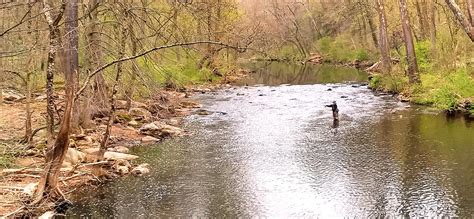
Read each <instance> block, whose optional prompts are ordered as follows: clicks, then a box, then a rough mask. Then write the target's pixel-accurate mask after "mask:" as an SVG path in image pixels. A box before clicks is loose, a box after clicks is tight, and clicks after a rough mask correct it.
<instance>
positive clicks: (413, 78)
mask: <svg viewBox="0 0 474 219" xmlns="http://www.w3.org/2000/svg"><path fill="white" fill-rule="evenodd" d="M400 16H401V23H402V28H403V36H404V39H405V49H406V56H407V63H408V80H409V82H410V83H411V84H416V83H419V82H420V79H419V76H418V64H417V62H416V54H415V45H414V43H413V36H412V30H411V27H410V17H409V15H408V8H407V1H406V0H400Z"/></svg>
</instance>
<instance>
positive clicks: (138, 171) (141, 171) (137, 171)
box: [131, 163, 150, 176]
mask: <svg viewBox="0 0 474 219" xmlns="http://www.w3.org/2000/svg"><path fill="white" fill-rule="evenodd" d="M149 166H150V165H149V164H147V163H144V164H140V165H138V166H137V167H135V168H133V170H132V172H131V173H132V174H133V175H135V176H143V175H145V174H148V173H150V169H149V168H148V167H149Z"/></svg>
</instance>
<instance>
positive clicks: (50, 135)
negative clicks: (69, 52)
mask: <svg viewBox="0 0 474 219" xmlns="http://www.w3.org/2000/svg"><path fill="white" fill-rule="evenodd" d="M65 4H66V3H65V1H62V2H61V8H60V9H59V12H58V14H57V15H56V16H53V15H52V11H51V10H52V7H51V4H50V2H49V1H48V0H44V1H43V5H44V15H45V18H46V21H47V23H48V29H49V51H48V58H47V64H46V103H47V104H46V114H47V116H46V127H47V128H46V136H47V143H48V146H51V145H52V144H53V141H54V126H55V124H54V123H55V122H54V120H55V119H54V111H55V110H54V86H53V83H54V73H55V71H56V53H57V51H58V49H59V47H60V37H59V35H60V32H59V21H60V20H61V19H62V16H63V11H64V7H65Z"/></svg>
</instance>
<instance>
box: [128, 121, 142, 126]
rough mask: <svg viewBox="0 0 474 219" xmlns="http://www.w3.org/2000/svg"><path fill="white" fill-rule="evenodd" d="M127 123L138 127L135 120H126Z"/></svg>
mask: <svg viewBox="0 0 474 219" xmlns="http://www.w3.org/2000/svg"><path fill="white" fill-rule="evenodd" d="M128 125H129V126H132V127H138V126H139V125H140V124H138V122H137V121H135V120H132V121H130V122H128Z"/></svg>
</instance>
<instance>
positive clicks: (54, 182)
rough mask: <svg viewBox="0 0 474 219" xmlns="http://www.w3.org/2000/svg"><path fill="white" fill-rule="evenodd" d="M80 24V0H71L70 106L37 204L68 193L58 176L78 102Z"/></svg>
mask: <svg viewBox="0 0 474 219" xmlns="http://www.w3.org/2000/svg"><path fill="white" fill-rule="evenodd" d="M77 28H78V25H77V0H70V1H69V3H68V4H67V9H66V28H65V31H66V33H68V34H67V35H66V37H65V39H66V45H65V48H64V62H65V63H64V78H65V82H66V85H65V90H66V109H65V111H64V116H63V119H62V122H61V128H60V130H59V133H58V136H57V138H56V141H55V142H54V145H50V146H48V149H47V151H46V162H45V167H44V172H43V174H42V175H41V178H40V181H39V184H38V188H37V190H36V192H35V196H34V200H33V205H35V204H38V203H40V202H41V200H43V199H44V198H49V199H51V200H53V201H57V200H62V199H64V196H63V194H62V192H61V190H60V189H59V184H58V178H59V173H60V168H61V165H62V163H63V161H64V158H65V156H66V153H67V150H68V147H69V134H70V125H71V117H72V115H71V114H72V108H73V105H74V92H75V88H74V85H75V81H74V80H75V77H76V75H77V72H78V70H79V56H78V50H77V49H78V30H77Z"/></svg>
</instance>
